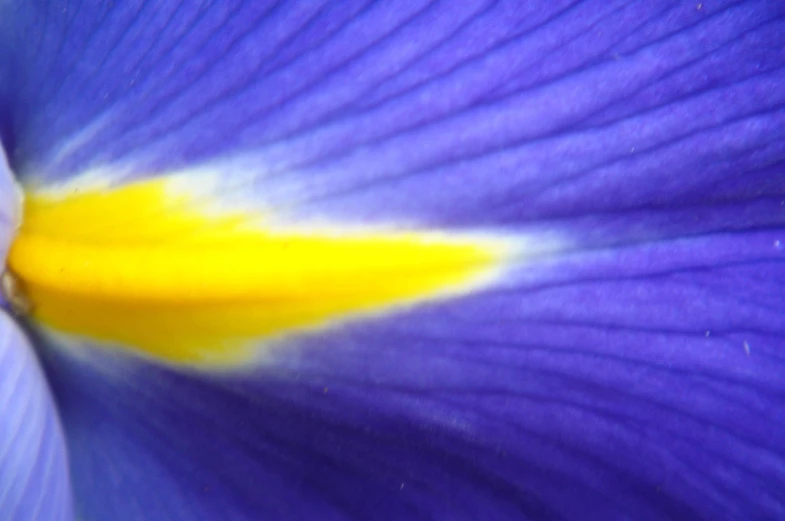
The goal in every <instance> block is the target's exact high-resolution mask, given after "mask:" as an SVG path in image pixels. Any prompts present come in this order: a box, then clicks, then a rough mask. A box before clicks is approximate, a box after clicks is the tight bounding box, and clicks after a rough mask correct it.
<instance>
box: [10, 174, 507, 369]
mask: <svg viewBox="0 0 785 521" xmlns="http://www.w3.org/2000/svg"><path fill="white" fill-rule="evenodd" d="M504 256H505V247H504V245H503V244H501V243H500V242H499V241H491V240H487V239H478V238H476V237H471V238H469V237H461V236H452V235H449V234H440V233H433V232H411V233H395V232H379V231H368V232H357V231H351V232H349V231H344V232H342V231H341V228H337V229H330V230H327V231H324V230H321V231H313V230H312V231H303V230H298V229H287V228H273V227H271V226H266V225H265V224H264V216H263V215H259V214H258V213H255V212H250V211H247V210H242V209H240V210H226V209H222V210H217V209H216V205H215V200H210V199H209V198H208V199H205V198H204V197H201V196H197V195H195V194H193V193H189V192H188V191H187V190H184V189H182V186H180V185H178V183H176V182H173V181H172V180H171V179H166V178H163V179H157V180H151V181H143V182H137V183H134V184H130V185H125V186H122V187H119V188H108V189H100V190H98V189H93V190H81V191H77V190H71V191H67V192H65V193H59V194H56V195H52V194H49V195H46V194H40V193H38V194H37V193H28V194H27V195H26V201H25V207H24V217H23V221H22V227H21V229H20V232H19V235H18V236H17V238H16V240H15V241H14V243H13V245H12V247H11V251H10V254H9V260H8V264H9V268H10V270H11V272H12V273H13V274H14V275H15V276H16V278H17V279H18V281H19V283H20V285H21V287H22V288H23V291H24V293H25V296H26V298H27V300H28V301H29V303H30V309H31V311H30V313H31V316H32V318H33V319H34V320H36V321H38V322H40V323H42V324H44V325H46V326H48V327H49V328H52V329H55V330H59V331H62V332H66V333H69V334H74V335H79V336H84V337H89V338H93V339H96V340H100V341H104V342H107V343H109V344H110V345H120V346H124V347H128V348H135V349H137V350H140V351H141V352H143V353H145V354H147V355H149V356H152V357H155V358H158V359H162V360H165V361H169V362H174V363H186V364H208V365H220V366H227V365H235V364H240V363H243V362H245V361H247V360H249V359H250V358H252V357H254V356H255V355H256V354H257V353H258V351H259V348H258V346H259V345H260V342H259V339H263V338H268V337H273V336H278V335H281V334H285V333H290V332H293V331H300V330H304V329H310V328H315V327H321V326H325V325H329V324H330V323H332V322H334V321H337V320H345V319H348V318H352V317H355V316H359V315H364V314H368V313H378V312H380V311H385V310H389V309H390V308H393V307H397V306H401V305H405V304H410V303H412V302H416V301H419V300H422V299H425V298H433V297H435V296H443V295H448V294H455V293H460V292H465V291H467V290H468V289H471V288H472V287H475V286H476V285H477V284H479V283H482V282H483V281H485V280H487V279H488V277H489V276H491V275H493V273H494V272H495V271H496V269H497V268H498V266H499V263H500V262H501V260H502V259H503V257H504Z"/></svg>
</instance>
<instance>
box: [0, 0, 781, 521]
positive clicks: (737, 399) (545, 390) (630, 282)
mask: <svg viewBox="0 0 785 521" xmlns="http://www.w3.org/2000/svg"><path fill="white" fill-rule="evenodd" d="M783 85H785V3H782V2H780V1H777V0H768V1H757V2H755V1H740V2H739V1H737V2H731V1H720V0H717V1H705V2H676V1H665V0H661V1H650V2H629V1H627V2H621V1H604V2H601V1H596V2H578V1H548V2H546V1H544V0H533V1H529V2H523V1H511V2H504V1H502V2H493V1H473V0H467V1H455V2H433V1H431V2H427V1H414V0H405V1H395V0H391V1H387V2H364V1H340V2H337V1H336V2H323V1H321V2H320V1H313V2H310V1H309V2H285V1H284V2H271V1H258V2H257V1H250V0H248V1H241V0H234V1H231V2H211V1H203V2H163V1H161V2H153V1H143V0H129V1H123V2H95V1H81V2H80V1H73V2H72V1H69V0H61V1H53V0H52V1H44V0H30V1H21V0H16V1H14V0H6V1H5V2H0V138H2V144H3V148H4V150H5V155H6V157H7V162H8V166H7V167H6V166H5V165H4V166H3V171H2V172H0V173H1V174H2V175H1V176H0V178H2V179H0V246H2V248H0V249H2V251H3V252H5V251H7V250H8V248H10V244H11V241H12V239H13V238H14V236H15V227H16V225H17V224H18V215H17V214H18V212H17V211H16V208H15V206H14V205H15V204H16V197H15V191H14V190H15V188H14V184H13V182H12V178H11V175H12V174H11V172H13V175H14V176H15V177H16V179H17V180H18V181H19V182H20V183H21V185H23V186H24V187H25V189H26V191H27V192H28V205H29V204H30V200H31V199H30V197H29V195H30V194H33V193H38V192H41V193H44V192H46V191H47V190H49V191H51V190H55V189H57V190H61V191H62V190H63V187H77V186H79V187H81V186H87V185H88V184H89V183H93V184H92V185H91V186H100V187H101V188H100V190H99V192H98V193H106V194H109V193H111V192H112V190H121V189H123V187H128V186H135V185H134V183H137V184H138V183H142V184H144V183H148V182H155V181H154V180H160V179H165V180H167V179H172V178H176V179H178V180H179V181H178V182H180V183H181V184H184V185H185V186H187V187H190V188H191V189H196V188H194V187H197V186H198V187H199V190H202V191H204V190H205V188H204V187H205V186H206V187H208V189H206V192H205V193H202V195H204V196H205V197H208V198H209V199H210V200H211V201H213V202H218V203H222V204H224V205H225V206H231V207H232V208H234V205H241V206H243V208H244V210H243V211H246V210H247V211H251V212H257V213H258V214H260V215H263V216H265V219H268V221H266V222H269V223H272V224H271V226H283V227H284V228H286V227H290V228H292V229H295V228H296V229H298V230H300V231H303V230H304V231H305V232H307V233H310V232H311V231H313V230H320V232H319V233H321V230H322V229H323V228H324V227H325V226H326V227H327V228H330V230H332V232H334V231H335V230H338V231H339V232H340V231H343V230H350V231H351V233H354V231H356V230H360V231H363V230H366V231H367V230H374V231H375V230H384V231H385V233H386V232H388V231H390V230H392V231H393V232H394V233H400V232H401V231H406V232H407V233H410V232H412V231H415V232H417V233H419V232H423V233H428V234H434V235H433V237H436V236H437V235H438V236H439V237H441V236H446V237H450V238H453V237H458V238H465V237H471V238H476V237H480V238H481V239H482V240H485V238H492V239H493V240H497V239H498V240H500V241H502V242H504V244H505V245H506V246H509V245H513V246H514V249H515V253H514V254H510V255H507V254H505V256H504V259H503V261H499V262H500V264H503V269H500V270H499V272H498V273H495V275H494V277H490V278H487V280H486V279H483V280H482V282H481V283H480V282H478V283H476V284H475V283H473V284H472V285H470V287H469V286H466V287H462V289H460V290H459V291H458V290H455V291H449V292H441V293H438V294H434V295H429V297H428V298H427V299H425V298H423V299H418V300H417V301H408V300H407V301H406V303H405V305H396V306H395V307H391V308H384V309H383V310H381V311H379V310H378V309H376V308H374V311H375V312H374V313H365V314H364V313H360V314H349V315H346V316H344V315H341V320H333V318H332V315H331V316H330V317H331V318H330V320H327V321H326V322H324V323H322V322H320V323H319V324H318V327H310V325H311V324H310V322H309V323H308V324H306V325H308V326H309V327H300V326H299V325H298V326H297V327H293V328H290V329H286V331H285V332H284V333H285V334H280V335H278V336H275V337H274V338H273V339H272V340H270V339H269V338H267V337H265V339H264V340H259V343H260V344H259V345H261V344H264V345H267V344H268V343H273V344H274V348H270V349H266V348H265V355H264V356H263V357H261V358H259V359H254V360H244V361H243V362H242V363H241V364H233V365H231V366H230V367H228V368H227V367H222V368H220V370H217V369H215V368H205V367H201V366H194V365H193V364H190V363H179V362H178V361H174V362H173V361H172V360H169V359H163V358H161V357H160V356H158V355H156V354H155V352H153V351H154V350H153V349H152V348H150V349H147V347H145V346H144V345H143V344H144V340H138V341H137V340H134V339H136V338H137V337H135V336H134V337H133V339H132V340H128V338H131V337H130V336H128V337H127V336H122V335H124V334H125V333H128V335H131V334H134V335H135V334H137V333H138V334H140V335H142V336H144V335H145V334H146V333H147V329H146V328H147V327H148V326H147V324H148V322H149V321H150V320H153V319H154V315H155V313H153V312H149V310H147V311H146V310H145V309H143V308H134V309H135V311H134V312H133V313H127V314H126V315H127V316H128V317H131V318H134V317H137V318H138V317H143V318H142V319H139V322H140V323H141V326H139V327H134V328H132V329H133V330H131V329H129V327H130V326H128V325H127V324H130V323H131V322H124V321H121V326H118V327H120V329H122V328H126V329H125V330H123V331H120V333H118V330H117V329H112V330H111V331H112V334H115V333H117V334H121V336H120V337H112V336H111V335H110V334H109V333H107V334H106V335H104V336H103V337H101V336H100V335H91V334H87V333H85V332H84V331H82V330H69V329H68V328H67V327H65V328H58V327H51V324H52V322H50V323H49V325H48V326H47V324H45V323H42V322H41V320H39V319H37V318H36V311H35V310H33V312H32V314H31V315H30V316H31V317H32V318H29V317H28V318H22V319H21V320H20V323H21V325H22V327H23V328H24V332H23V330H22V329H20V327H19V326H17V325H16V324H15V322H14V320H13V319H12V318H10V315H9V314H7V313H6V314H2V313H0V329H1V330H2V333H1V334H0V337H1V339H2V340H1V341H0V518H2V519H9V520H13V521H17V520H18V521H26V520H37V519H40V520H46V521H48V520H74V519H78V520H80V521H104V520H112V521H126V520H128V521H130V520H140V519H150V520H155V521H167V520H205V521H212V520H218V519H220V520H228V521H245V520H249V521H250V520H258V519H287V520H288V519H292V520H295V519H297V520H300V519H302V520H320V521H328V520H329V521H333V520H334V521H338V520H350V519H357V520H407V521H408V520H420V519H422V520H448V519H449V520H476V519H480V520H507V519H509V520H520V519H554V520H555V519H576V520H594V519H597V520H616V519H634V520H647V519H651V520H662V519H711V520H716V519H781V518H785V361H784V360H785V318H783V317H784V314H785V247H783V245H784V244H785V88H783ZM205 179H209V180H210V183H208V184H205V183H204V180H205ZM88 182H89V183H88ZM101 191H103V192H101ZM71 195H73V194H70V195H69V197H70V196H71ZM107 197H108V196H107ZM33 199H34V198H33ZM144 210H145V209H144V208H139V207H131V206H128V207H125V206H119V205H118V206H116V207H114V206H111V205H108V206H106V207H105V211H104V213H102V214H100V215H99V214H97V213H96V212H93V213H92V214H91V216H92V219H91V220H90V221H89V222H85V223H84V225H82V224H81V223H72V222H68V223H65V222H64V224H63V227H62V230H59V231H58V233H62V234H65V235H68V236H69V237H77V238H78V237H79V236H80V235H79V234H80V233H83V232H84V233H90V232H87V231H84V230H89V229H91V228H90V227H91V226H93V227H94V226H96V225H98V224H101V223H103V224H104V225H105V226H106V228H107V231H106V233H108V234H114V233H117V234H120V235H121V236H122V234H123V233H126V231H127V229H136V228H133V226H138V219H139V216H140V215H146V216H147V217H149V218H150V219H151V220H150V222H152V223H153V224H154V226H153V228H151V229H164V228H163V226H164V225H163V224H160V223H166V222H169V221H167V219H170V220H171V215H172V214H170V213H168V211H163V210H162V211H160V212H158V210H159V208H158V207H156V208H155V212H153V211H150V214H151V215H147V214H144ZM159 214H160V215H159ZM124 218H125V219H124ZM26 219H27V217H26ZM129 219H130V220H131V221H133V223H132V224H129V223H128V222H127V221H128V220H129ZM158 219H160V220H158ZM123 223H125V224H123ZM126 225H127V226H128V227H129V228H126V227H124V226H126ZM23 226H24V223H23ZM155 226H159V228H155ZM336 227H337V228H336ZM287 229H289V228H287ZM305 232H304V233H305ZM347 233H349V232H347ZM351 233H350V235H351ZM23 235H24V234H23V233H22V234H20V235H18V236H17V237H22V236H23ZM180 239H181V237H180V236H179V235H176V234H174V233H172V234H169V235H167V234H164V235H163V239H161V241H162V242H161V244H164V245H165V247H169V246H170V245H171V244H173V243H177V241H179V240H180ZM16 240H17V242H16V243H15V244H17V245H18V244H19V241H21V240H22V239H20V238H17V239H16ZM125 240H126V239H122V240H121V239H118V241H119V242H118V243H117V245H114V243H112V244H113V245H112V246H111V247H110V248H109V249H110V250H111V249H113V248H119V247H120V245H121V244H124V243H123V242H122V241H125ZM75 241H76V242H79V240H76V239H75ZM437 242H438V241H437ZM47 251H50V250H47ZM68 251H71V250H68ZM318 251H320V252H322V250H318ZM110 253H111V252H110ZM13 258H14V257H13V254H12V255H11V260H13ZM96 258H97V257H96ZM142 258H143V259H147V257H142ZM229 258H231V259H233V262H237V263H239V262H240V260H241V259H240V258H239V257H229ZM418 258H419V257H418ZM86 259H87V261H90V260H91V259H92V257H89V256H88V257H84V256H82V257H77V261H78V263H83V262H86ZM324 259H325V258H324V257H322V256H321V253H320V254H319V255H316V256H314V257H313V259H306V260H309V261H312V262H310V263H306V264H310V265H313V263H315V264H317V265H320V266H321V265H323V264H326V261H325V260H324ZM346 259H347V262H350V260H351V259H353V257H351V256H349V255H347V256H346ZM43 260H44V261H47V260H49V259H43ZM69 262H70V261H69ZM145 262H146V261H145ZM494 262H495V261H494ZM319 263H321V264H319ZM96 264H98V265H99V266H98V267H96V268H95V276H96V277H98V275H99V274H100V273H102V272H101V269H102V267H101V263H100V262H98V261H96ZM207 264H208V263H207V262H206V261H204V262H203V263H199V262H196V263H195V265H196V266H197V268H200V269H201V268H204V266H206V265H207ZM238 265H239V264H238ZM69 266H70V264H69ZM362 266H365V264H363V265H362ZM362 266H361V267H360V268H362ZM339 267H340V266H339ZM360 268H358V269H357V270H356V272H352V274H351V276H350V277H345V278H344V279H338V280H339V282H340V283H341V284H343V281H344V280H346V281H347V283H348V281H350V280H352V279H353V278H354V277H358V278H359V279H362V277H363V276H366V275H367V272H366V271H364V268H362V269H360ZM92 269H93V268H92V267H90V268H89V270H87V271H84V270H83V271H81V272H80V273H87V274H88V275H89V274H90V270H92ZM145 269H146V265H142V268H140V269H139V273H142V272H145ZM205 269H206V268H205ZM239 269H240V268H238V270H239ZM336 269H337V268H336ZM36 270H38V268H36V269H35V270H33V271H34V272H35V273H34V275H35V276H38V273H39V271H36ZM40 273H42V272H40ZM145 273H146V272H145ZM194 273H197V274H198V273H200V272H199V271H198V270H197V271H195V272H194ZM297 273H301V272H297ZM407 273H408V272H407ZM41 276H43V275H41ZM412 277H413V275H412ZM207 278H208V279H209V277H207ZM359 279H358V280H359ZM69 280H70V279H69ZM91 280H92V279H91ZM178 280H179V279H178ZM221 280H223V279H221ZM331 280H332V279H331ZM367 280H369V281H371V283H369V284H367V286H368V287H369V288H370V289H368V290H367V291H377V290H378V291H381V290H379V288H378V287H371V286H376V285H377V284H378V285H379V286H381V285H383V284H385V283H387V284H388V285H389V286H390V287H391V288H393V287H396V288H397V287H399V286H400V285H401V284H404V282H405V281H407V280H409V279H407V278H401V279H387V278H386V277H381V276H380V277H378V278H376V279H374V278H373V277H370V276H368V278H367ZM390 281H392V282H390ZM399 281H400V282H399ZM87 282H88V283H91V281H90V280H88V281H87ZM241 282H242V280H241ZM68 283H69V284H70V283H71V282H68ZM249 284H250V283H249ZM451 284H452V283H451ZM240 286H242V284H240ZM305 286H306V289H309V288H310V287H311V286H309V285H305ZM145 287H147V286H145ZM317 287H318V288H322V286H314V288H317ZM336 287H337V286H336ZM363 287H365V286H363ZM439 287H440V288H441V286H439ZM69 288H71V289H73V285H72V286H69ZM451 288H452V286H451ZM69 291H70V289H69ZM111 291H114V290H111ZM111 291H110V292H111ZM320 291H321V290H319V291H317V289H313V290H312V291H311V293H310V294H309V296H308V298H309V299H311V300H309V302H316V303H324V302H330V303H331V305H332V304H333V303H334V302H337V301H341V299H343V298H344V296H345V295H344V293H341V292H340V291H339V293H337V294H332V293H329V294H327V293H323V292H320ZM341 291H342V290H341ZM390 291H392V290H390ZM23 293H24V291H23ZM69 295H70V294H69ZM336 295H337V296H336ZM197 296H198V295H197ZM47 298H49V297H47ZM107 298H109V297H107ZM59 302H60V304H59V305H60V306H61V307H60V308H58V309H60V310H61V311H62V310H66V311H67V310H69V309H72V308H71V307H69V306H74V308H73V309H76V307H78V306H81V305H82V304H81V303H79V301H78V300H73V299H71V297H68V298H64V299H61V301H59ZM99 302H104V301H99ZM293 302H294V304H292V305H293V306H301V302H302V301H301V300H297V299H294V300H293ZM181 304H182V303H181V302H179V301H178V303H177V306H178V307H177V309H178V310H182V309H183V308H182V306H181ZM336 305H337V304H336ZM107 307H111V306H109V305H107ZM79 309H81V310H82V311H80V313H83V314H84V311H83V308H79ZM84 309H87V308H84ZM269 309H270V310H273V311H274V310H275V309H278V311H280V309H279V308H278V307H277V305H276V306H275V307H271V308H269ZM285 309H288V308H285ZM296 309H297V310H301V309H304V308H302V307H297V308H296ZM353 309H354V308H353ZM376 311H378V312H376ZM148 312H149V316H148V315H145V313H148ZM178 312H179V311H178ZM183 313H184V312H183ZM100 316H101V317H103V316H104V315H100ZM183 316H185V315H183ZM203 319H204V317H202V318H200V319H199V320H193V321H192V327H193V328H194V331H200V333H199V335H202V333H201V331H202V329H200V328H205V327H207V326H205V323H209V317H208V318H207V319H206V320H207V321H206V322H205V320H203ZM129 320H130V319H129ZM43 322H46V321H45V320H44V321H43ZM90 327H92V328H95V327H98V326H96V325H95V324H92V325H91V326H90ZM107 327H108V326H107ZM156 327H158V326H156V325H152V324H151V325H149V328H150V329H151V330H152V329H155V328H156ZM88 329H89V328H88ZM90 331H93V330H92V329H90ZM155 334H156V335H158V336H156V338H158V339H160V338H170V339H171V342H172V345H176V344H178V342H179V341H180V340H181V337H182V335H183V334H184V333H183V332H182V331H181V330H179V329H178V330H176V331H175V332H173V333H171V334H170V335H169V336H168V337H162V336H161V335H163V334H164V333H161V332H160V331H158V330H156V333H155ZM205 334H207V333H205ZM118 338H120V340H122V339H125V340H124V341H125V347H123V348H120V349H118V348H116V346H115V347H113V346H114V345H115V344H116V343H118V342H119V343H120V344H122V343H123V342H122V341H120V340H118V342H115V343H113V340H117V339H118ZM140 338H142V337H140ZM144 338H146V337H144ZM137 344H138V345H137ZM31 346H33V347H31ZM137 348H138V349H137ZM151 353H153V354H152V355H151Z"/></svg>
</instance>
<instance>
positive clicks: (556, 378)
mask: <svg viewBox="0 0 785 521" xmlns="http://www.w3.org/2000/svg"><path fill="white" fill-rule="evenodd" d="M783 233H785V232H783V231H782V230H780V231H779V232H760V233H757V234H752V233H750V234H741V235H739V234H724V235H717V236H715V237H707V238H705V239H701V240H699V241H698V240H687V241H674V242H673V243H661V244H656V245H650V246H644V247H632V248H622V249H619V250H615V251H604V252H598V253H596V254H592V255H580V256H578V257H577V258H575V259H569V258H566V259H563V260H561V261H559V262H556V263H553V264H550V265H547V266H543V267H542V269H541V271H540V272H539V273H538V274H537V276H535V277H532V274H531V273H527V274H524V275H525V276H523V277H521V279H520V280H519V281H518V282H516V283H515V284H511V285H510V286H509V287H505V288H503V289H495V290H489V291H488V292H486V293H482V294H478V295H476V296H474V297H469V298H465V299H462V300H455V301H451V302H444V303H441V304H432V305H429V306H426V307H425V308H422V307H421V308H417V309H413V310H411V311H409V312H408V313H402V314H398V315H395V316H392V317H389V318H387V319H377V320H365V321H363V322H362V323H357V324H354V325H350V326H345V327H342V328H339V329H336V330H334V331H333V332H332V333H331V334H315V335H310V336H305V337H303V336H300V337H298V338H291V339H290V340H289V341H287V342H284V343H283V344H282V345H280V346H279V349H278V350H277V352H276V353H277V356H275V357H274V358H273V359H272V360H269V361H268V364H267V365H264V366H262V367H260V368H258V369H256V370H253V371H251V372H247V373H238V374H234V373H225V374H213V375H209V376H208V375H205V374H198V373H192V372H187V371H186V372H183V371H182V370H174V369H166V368H162V367H160V366H154V365H149V364H148V363H144V362H135V361H129V360H127V359H124V358H122V357H118V356H117V355H116V354H115V355H112V354H109V353H107V352H105V351H93V350H91V349H87V350H86V348H85V347H84V346H81V347H80V346H73V347H72V349H73V351H70V350H66V351H65V352H63V351H62V350H61V349H55V350H53V351H52V353H51V355H52V356H53V358H52V360H51V366H52V368H53V369H54V373H55V378H56V379H55V389H56V391H57V393H58V395H59V396H62V397H63V404H62V405H63V409H62V410H63V414H64V417H65V421H66V424H67V425H68V428H69V430H70V434H71V436H70V437H69V439H70V441H71V451H72V453H73V454H74V457H75V460H76V461H77V462H78V465H77V466H76V467H75V471H76V474H75V482H76V485H75V486H76V490H77V493H78V496H79V497H80V498H81V501H82V503H83V505H84V508H85V512H89V513H90V514H91V515H93V516H94V517H97V518H101V516H104V517H108V518H112V519H118V520H122V519H133V518H134V515H141V514H140V513H141V512H145V513H146V514H147V515H154V516H155V517H156V519H177V518H179V517H178V516H181V515H182V516H184V517H188V518H189V519H212V518H214V517H215V516H217V515H219V513H223V512H231V516H229V515H228V514H227V515H225V516H224V517H225V518H230V519H238V520H242V519H257V518H259V517H265V516H270V517H282V518H289V519H313V518H319V519H445V518H449V519H476V518H477V517H478V516H479V515H482V516H484V517H488V518H492V519H521V518H537V519H540V518H555V519H561V518H564V519H652V520H655V519H668V518H675V519H682V518H686V519H698V518H700V519H766V518H774V519H776V518H778V517H781V516H782V515H785V502H783V497H782V495H781V493H780V491H781V490H782V489H783V487H785V446H783V443H782V440H783V439H785V420H783V414H782V412H783V410H785V403H783V400H782V396H783V380H782V377H781V375H782V372H783V370H785V364H783V358H782V352H783V349H785V328H784V327H783V323H782V320H781V316H782V310H783V306H785V297H783V294H782V291H781V288H782V285H783V283H785V262H783V260H784V257H783V255H785V252H783V250H782V249H781V248H780V249H777V248H775V246H774V241H775V240H776V237H783ZM712 252H713V254H714V255H712ZM712 256H716V258H717V259H720V258H721V259H722V260H721V261H720V260H712V262H711V263H707V262H706V259H707V257H712ZM69 352H70V353H71V354H68V353H69ZM97 426H98V427H97ZM107 461H111V462H112V464H111V465H108V464H107ZM129 505H130V507H129ZM129 508H130V510H129ZM124 516H127V517H124Z"/></svg>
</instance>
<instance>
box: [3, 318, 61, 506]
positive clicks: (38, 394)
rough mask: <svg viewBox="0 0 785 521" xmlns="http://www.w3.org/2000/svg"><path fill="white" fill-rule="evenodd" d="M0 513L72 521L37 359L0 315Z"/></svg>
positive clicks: (57, 432) (54, 420)
mask: <svg viewBox="0 0 785 521" xmlns="http://www.w3.org/2000/svg"><path fill="white" fill-rule="evenodd" d="M0 419H1V420H0V513H2V518H3V519H7V520H9V521H29V520H31V519H46V520H50V519H51V520H52V521H67V520H70V519H73V515H72V505H71V489H70V481H69V476H68V464H67V461H66V452H65V443H64V441H63V434H62V431H61V429H60V422H59V420H58V417H57V413H56V411H55V409H54V404H53V402H52V398H51V396H50V394H49V388H48V386H47V383H46V380H44V375H43V373H42V371H41V368H40V366H39V365H38V360H37V359H36V357H35V355H34V354H33V351H32V348H31V346H30V344H29V342H28V341H27V339H26V338H25V336H24V334H23V333H22V332H21V331H20V330H19V328H18V327H17V326H16V324H14V323H13V321H12V320H11V319H10V318H9V317H8V315H7V314H6V313H4V312H2V311H0Z"/></svg>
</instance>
